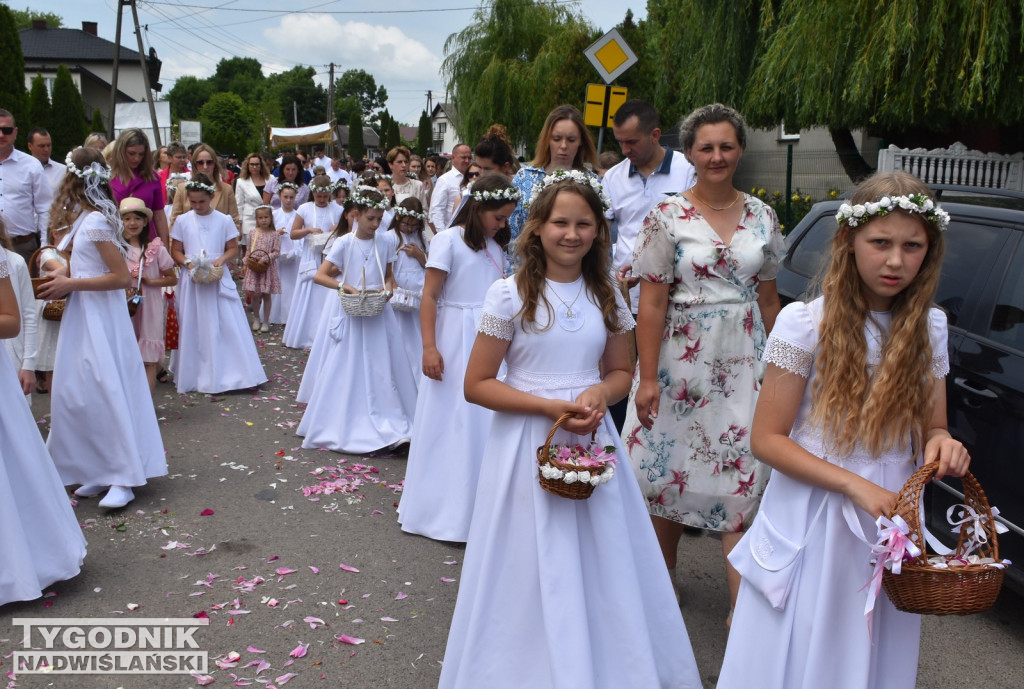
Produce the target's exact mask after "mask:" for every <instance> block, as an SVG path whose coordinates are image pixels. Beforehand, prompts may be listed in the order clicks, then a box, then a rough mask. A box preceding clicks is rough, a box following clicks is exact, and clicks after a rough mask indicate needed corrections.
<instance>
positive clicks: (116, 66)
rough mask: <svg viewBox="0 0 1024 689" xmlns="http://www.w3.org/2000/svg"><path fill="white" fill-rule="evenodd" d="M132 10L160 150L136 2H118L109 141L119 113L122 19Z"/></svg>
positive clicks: (144, 84) (141, 64)
mask: <svg viewBox="0 0 1024 689" xmlns="http://www.w3.org/2000/svg"><path fill="white" fill-rule="evenodd" d="M126 6H128V7H131V8H132V20H133V22H134V24H135V38H136V40H137V44H138V46H139V65H140V66H141V67H142V84H143V87H144V88H145V89H146V102H147V103H149V119H150V121H151V122H152V125H153V141H154V148H160V146H161V143H160V127H159V125H158V123H157V120H156V106H155V105H154V104H153V89H152V88H150V85H149V65H148V64H146V53H145V52H144V51H143V48H142V29H141V28H139V10H138V8H137V7H136V6H135V0H118V2H117V31H116V33H115V36H114V43H115V44H116V46H117V47H116V49H115V50H114V73H113V75H112V77H111V79H110V132H109V136H108V139H109V140H110V141H113V140H114V114H115V112H116V111H117V76H118V71H119V70H120V68H121V17H122V14H123V13H124V8H125V7H126Z"/></svg>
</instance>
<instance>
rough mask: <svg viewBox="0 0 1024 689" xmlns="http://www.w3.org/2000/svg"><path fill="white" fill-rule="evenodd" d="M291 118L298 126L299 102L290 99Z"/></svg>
mask: <svg viewBox="0 0 1024 689" xmlns="http://www.w3.org/2000/svg"><path fill="white" fill-rule="evenodd" d="M292 118H293V119H294V120H295V126H296V127H298V126H299V104H298V103H296V102H295V101H292Z"/></svg>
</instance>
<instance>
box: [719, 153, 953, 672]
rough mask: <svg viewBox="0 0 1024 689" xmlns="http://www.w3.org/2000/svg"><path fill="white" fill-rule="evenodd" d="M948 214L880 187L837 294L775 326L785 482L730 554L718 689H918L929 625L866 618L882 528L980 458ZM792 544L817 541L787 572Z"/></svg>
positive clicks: (773, 484)
mask: <svg viewBox="0 0 1024 689" xmlns="http://www.w3.org/2000/svg"><path fill="white" fill-rule="evenodd" d="M948 219H949V216H948V215H946V213H945V212H944V211H942V210H941V209H940V208H939V207H938V206H937V205H936V204H935V201H934V199H933V197H932V194H931V192H930V191H929V189H928V187H927V186H925V185H924V183H922V182H921V180H919V179H918V178H916V177H914V176H912V175H910V174H907V173H905V172H896V173H885V174H877V175H874V176H873V177H871V178H869V179H867V180H865V181H864V182H863V183H861V185H860V186H859V187H858V189H857V191H856V192H855V193H854V195H853V198H852V199H851V201H850V203H849V204H844V205H843V206H841V207H840V211H839V214H838V215H837V220H838V221H839V229H838V230H837V231H836V235H835V238H834V239H833V242H832V249H831V260H830V263H829V266H828V271H827V273H826V275H825V277H824V279H823V281H822V296H821V297H818V298H817V299H815V300H813V301H811V302H809V303H803V302H796V303H793V304H790V305H789V306H786V307H785V308H784V309H783V310H782V312H781V313H780V314H779V316H778V318H777V320H776V321H775V327H774V329H773V330H772V333H771V335H770V337H769V338H768V343H767V347H766V349H765V354H764V359H765V361H766V362H767V363H768V368H767V372H766V373H765V377H764V382H763V384H762V387H761V394H760V398H759V399H758V403H757V408H756V411H755V413H754V423H753V427H752V430H751V447H752V450H753V452H754V454H755V455H757V457H758V459H760V460H761V461H763V462H764V463H765V464H768V465H769V466H771V467H772V468H773V469H774V472H773V474H772V478H771V481H769V483H768V488H767V490H766V492H765V494H764V498H763V499H762V500H761V507H760V511H759V512H758V514H757V517H756V518H755V519H754V522H753V524H752V525H751V527H750V529H749V530H748V531H747V532H746V534H744V536H743V538H742V539H741V540H740V542H739V543H738V544H737V546H736V547H735V548H734V549H733V551H732V554H730V556H729V557H730V560H731V561H732V562H733V565H734V566H735V567H736V568H737V570H738V571H739V572H740V574H741V575H742V576H743V583H742V584H741V585H740V591H739V598H738V600H737V604H736V610H735V613H734V617H733V621H732V629H731V631H730V634H729V642H728V646H727V648H726V652H725V660H724V664H723V667H722V672H721V676H720V678H719V680H718V689H740V688H743V689H746V688H747V687H755V686H756V687H759V688H763V689H775V688H777V689H783V688H784V689H812V688H813V689H819V688H820V687H830V688H831V689H869V688H873V687H885V688H886V689H911V688H912V687H914V686H915V685H916V681H917V658H918V647H919V645H920V631H921V621H920V620H921V618H920V617H919V616H918V615H910V614H907V613H904V612H900V611H898V610H896V608H895V607H894V606H893V605H892V603H891V602H890V601H889V599H888V597H887V596H885V595H884V594H881V593H878V597H877V598H876V599H875V601H874V609H873V612H872V613H871V615H872V617H871V618H870V619H871V622H870V624H869V622H868V619H869V618H867V617H866V614H865V608H866V603H867V597H868V596H869V595H870V593H871V592H872V587H871V586H868V585H867V584H868V581H869V579H871V566H870V564H869V562H870V559H871V547H872V545H873V543H874V541H875V533H876V528H875V524H874V522H875V520H876V519H877V518H878V517H880V516H886V517H887V516H889V515H890V514H891V510H892V509H893V506H894V504H895V501H896V493H897V492H898V491H899V490H900V489H901V488H902V486H903V484H904V483H905V482H906V480H907V479H908V478H909V477H910V475H911V473H913V471H914V469H915V463H918V462H922V461H923V462H924V463H926V464H927V463H931V462H938V465H939V466H938V471H937V474H936V477H937V478H941V477H942V476H944V475H951V476H962V475H963V474H964V472H965V471H966V470H967V468H968V465H969V463H970V456H969V455H968V453H967V451H966V450H965V448H964V446H963V445H962V444H961V443H960V442H958V441H956V440H953V439H952V438H951V437H950V434H949V431H948V430H946V428H947V424H946V388H945V381H944V378H945V376H946V374H947V373H948V371H949V360H948V355H947V351H946V317H945V315H944V314H943V313H942V312H941V311H940V310H939V309H937V308H932V302H933V299H934V297H935V290H936V287H937V285H938V282H939V275H940V268H941V265H942V256H943V252H944V242H943V238H942V231H943V230H944V229H945V227H946V225H947V223H948ZM783 538H784V539H785V540H786V541H789V542H790V543H793V544H800V543H806V545H805V546H804V548H803V551H802V552H801V553H800V554H799V555H797V556H796V557H798V558H800V560H799V564H797V565H796V566H794V567H790V568H786V569H779V568H778V567H775V566H773V565H774V563H773V562H772V561H771V559H770V558H771V556H772V554H773V553H775V552H776V551H779V552H780V553H785V552H786V551H787V550H788V549H787V548H782V547H781V546H783V545H784V543H783V541H781V540H780V539H783ZM766 557H767V558H769V560H768V562H767V563H766V564H768V565H769V566H771V567H772V569H773V570H776V571H770V570H768V569H763V568H762V567H761V565H759V564H758V562H759V561H760V562H764V561H765V558H766ZM755 558H756V559H755ZM790 573H791V574H792V578H790V577H789V574H790ZM790 587H791V588H790ZM786 590H789V593H788V596H786V595H782V594H780V591H786Z"/></svg>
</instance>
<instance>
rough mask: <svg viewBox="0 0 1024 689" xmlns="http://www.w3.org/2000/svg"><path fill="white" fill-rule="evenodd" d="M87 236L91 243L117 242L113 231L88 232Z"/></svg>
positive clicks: (86, 232)
mask: <svg viewBox="0 0 1024 689" xmlns="http://www.w3.org/2000/svg"><path fill="white" fill-rule="evenodd" d="M85 236H86V239H88V240H89V241H90V242H113V241H116V240H117V237H116V236H115V235H114V231H113V230H105V229H99V230H86V231H85Z"/></svg>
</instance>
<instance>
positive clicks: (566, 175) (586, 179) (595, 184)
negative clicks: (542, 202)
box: [526, 170, 612, 211]
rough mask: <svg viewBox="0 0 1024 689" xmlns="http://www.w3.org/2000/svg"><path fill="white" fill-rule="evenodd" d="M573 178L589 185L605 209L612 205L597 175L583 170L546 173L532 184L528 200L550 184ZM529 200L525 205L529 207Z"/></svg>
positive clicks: (535, 196)
mask: <svg viewBox="0 0 1024 689" xmlns="http://www.w3.org/2000/svg"><path fill="white" fill-rule="evenodd" d="M569 179H571V180H573V181H574V182H577V183H579V184H586V185H589V186H590V188H591V189H593V190H594V191H595V192H597V196H598V198H600V199H601V206H602V207H603V208H604V209H605V210H606V211H607V210H608V209H609V208H611V207H612V200H611V199H610V198H608V194H606V193H605V191H604V187H603V186H602V185H601V182H600V181H599V180H598V178H597V177H592V176H590V175H588V174H587V173H585V172H582V171H580V170H555V171H554V172H552V173H551V174H550V175H546V176H545V177H544V179H542V180H541V181H539V182H537V183H536V184H534V185H533V195H532V196H531V197H530V202H532V201H533V199H535V198H537V196H538V195H539V194H540V193H541V192H542V191H544V190H545V189H547V188H548V187H550V186H551V185H552V184H558V183H559V182H564V181H566V180H569ZM530 202H527V204H526V206H527V207H529V205H530Z"/></svg>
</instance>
